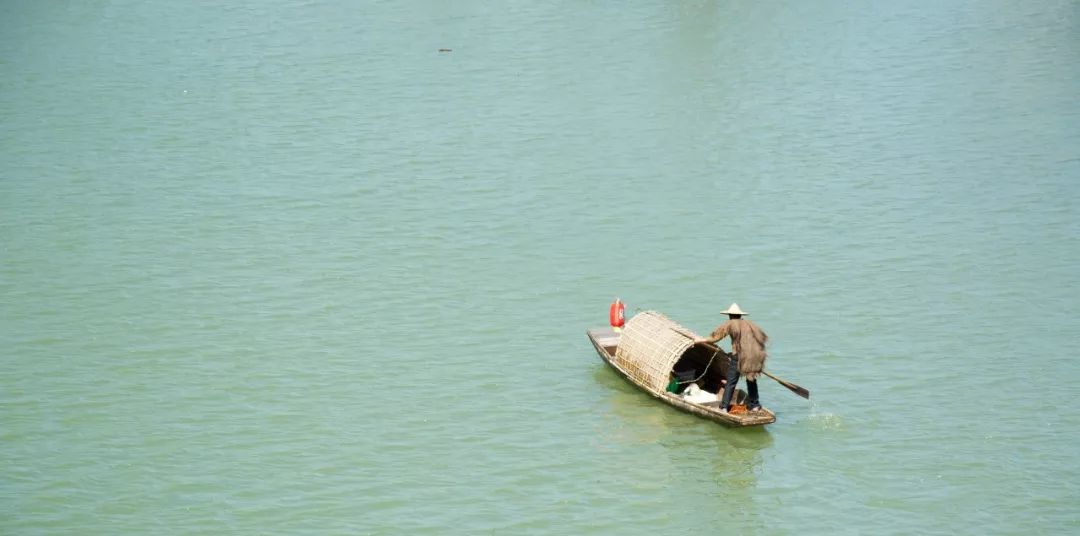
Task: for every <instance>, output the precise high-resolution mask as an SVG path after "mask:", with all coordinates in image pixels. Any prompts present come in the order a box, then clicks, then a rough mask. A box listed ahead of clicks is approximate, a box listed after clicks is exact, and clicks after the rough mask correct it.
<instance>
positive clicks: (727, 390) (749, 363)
mask: <svg viewBox="0 0 1080 536" xmlns="http://www.w3.org/2000/svg"><path fill="white" fill-rule="evenodd" d="M723 314H726V315H728V320H727V322H724V323H723V324H720V326H718V327H717V328H716V329H715V330H713V332H712V335H709V336H708V337H706V338H704V339H697V340H696V341H695V342H699V343H702V342H707V343H712V344H716V343H717V342H719V341H720V340H721V339H723V338H724V337H731V355H730V356H729V358H728V366H727V384H726V385H724V396H723V398H722V399H721V400H720V411H727V410H728V404H729V403H730V402H731V395H733V394H734V393H735V385H736V384H737V383H739V376H740V375H742V376H746V391H747V395H748V396H747V401H746V403H747V406H748V408H749V409H750V411H758V410H760V409H761V401H760V400H759V399H758V388H757V378H758V376H760V375H761V370H762V369H763V368H765V358H766V357H767V356H768V354H767V353H766V352H765V343H766V342H768V340H769V336H768V335H766V334H765V332H764V331H762V330H761V328H759V327H758V326H757V324H755V323H753V322H751V321H749V320H747V319H744V318H743V315H746V314H748V313H746V312H744V311H743V310H742V309H740V308H739V304H737V303H733V304H731V307H728V309H727V311H724V312H723Z"/></svg>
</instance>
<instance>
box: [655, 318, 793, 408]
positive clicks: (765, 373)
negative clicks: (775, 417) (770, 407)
mask: <svg viewBox="0 0 1080 536" xmlns="http://www.w3.org/2000/svg"><path fill="white" fill-rule="evenodd" d="M672 331H674V332H675V333H678V334H679V335H682V336H683V337H686V338H688V339H691V340H695V338H694V337H692V336H691V335H690V334H689V333H686V332H685V331H682V330H681V329H674V328H672ZM698 344H701V345H702V346H705V347H706V348H710V349H718V348H719V347H718V346H716V345H715V344H710V343H707V342H702V343H698ZM761 372H762V374H764V375H766V376H768V377H770V378H772V379H774V380H776V383H779V384H780V385H783V386H784V387H787V388H788V389H790V390H791V392H792V393H795V394H797V395H799V396H801V397H803V398H805V399H807V400H810V390H809V389H807V388H805V387H800V386H798V385H795V384H794V383H791V382H786V381H784V380H781V379H780V378H777V377H776V376H773V375H772V374H769V373H768V372H765V371H764V370H763V371H761Z"/></svg>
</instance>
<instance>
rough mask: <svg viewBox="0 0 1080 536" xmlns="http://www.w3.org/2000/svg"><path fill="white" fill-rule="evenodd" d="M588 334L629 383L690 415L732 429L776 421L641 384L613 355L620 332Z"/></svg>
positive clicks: (769, 416)
mask: <svg viewBox="0 0 1080 536" xmlns="http://www.w3.org/2000/svg"><path fill="white" fill-rule="evenodd" d="M586 335H588V337H589V342H591V343H592V345H593V348H594V349H595V350H596V354H597V355H598V356H599V357H600V359H601V360H602V361H603V362H605V363H607V364H608V366H610V367H611V368H612V369H614V370H615V372H617V373H618V374H619V375H620V376H622V377H623V378H624V379H626V381H628V382H630V383H631V384H633V385H634V386H635V387H637V388H638V389H641V390H642V391H644V392H646V393H648V394H649V395H651V396H652V397H653V398H656V399H658V400H660V401H662V402H664V403H665V404H668V405H670V406H672V407H674V408H676V409H678V410H680V411H685V412H686V413H691V414H693V415H696V416H698V417H701V418H703V419H708V420H710V421H713V422H716V423H719V424H722V425H724V426H730V427H748V426H764V425H766V424H770V423H773V422H776V415H775V414H774V413H773V412H771V411H769V410H768V409H764V408H762V410H761V411H758V412H748V413H725V412H721V411H720V409H719V407H718V406H708V405H703V404H696V403H693V402H689V401H686V400H683V399H682V397H680V396H678V395H676V394H674V393H669V392H667V391H660V390H657V389H654V388H651V387H649V386H648V385H645V384H643V383H642V382H640V381H638V380H637V379H636V378H634V377H633V375H631V374H629V373H627V371H626V370H624V369H623V368H622V367H620V366H619V364H618V363H616V362H615V360H614V354H615V348H616V347H617V346H618V341H619V334H618V333H616V332H614V331H613V330H612V329H611V328H593V329H589V330H587V331H586Z"/></svg>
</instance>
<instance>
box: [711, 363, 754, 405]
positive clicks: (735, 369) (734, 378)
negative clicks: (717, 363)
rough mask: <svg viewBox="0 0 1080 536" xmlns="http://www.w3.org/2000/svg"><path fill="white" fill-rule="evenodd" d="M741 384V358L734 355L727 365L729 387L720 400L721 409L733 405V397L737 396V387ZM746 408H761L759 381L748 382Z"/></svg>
mask: <svg viewBox="0 0 1080 536" xmlns="http://www.w3.org/2000/svg"><path fill="white" fill-rule="evenodd" d="M738 383H739V356H737V355H734V354H732V356H731V359H729V360H728V364H727V385H725V386H724V397H723V398H721V399H720V407H721V408H723V409H727V407H728V404H730V403H731V395H733V394H735V385H736V384H738ZM746 395H747V396H746V407H747V408H749V409H755V408H760V407H761V401H760V400H758V392H757V381H756V380H746Z"/></svg>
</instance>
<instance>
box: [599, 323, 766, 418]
mask: <svg viewBox="0 0 1080 536" xmlns="http://www.w3.org/2000/svg"><path fill="white" fill-rule="evenodd" d="M586 334H587V335H588V336H589V341H591V342H592V345H593V347H594V348H596V353H597V354H598V355H599V356H600V359H602V360H604V362H605V363H607V364H608V365H610V366H611V368H613V369H615V371H616V372H618V373H619V375H620V376H622V377H623V378H626V380H627V381H629V382H630V383H632V384H634V385H636V386H637V387H638V388H639V389H641V390H642V391H645V392H646V393H648V394H650V395H652V396H653V397H654V398H657V399H659V400H660V401H662V402H664V403H666V404H668V405H670V406H673V407H675V408H676V409H679V410H682V411H685V412H687V413H691V414H694V415H697V416H698V417H702V418H705V419H708V420H710V421H714V422H717V423H720V424H722V425H725V426H730V427H745V426H763V425H766V424H769V423H773V422H776V415H775V414H774V413H773V412H771V411H769V410H768V409H765V408H761V409H760V410H758V411H739V410H740V409H742V407H741V406H739V402H741V401H744V400H745V397H746V393H745V392H743V391H742V390H741V389H738V390H736V395H735V396H733V397H732V398H733V401H732V402H733V404H735V407H733V408H732V411H731V412H722V411H720V401H719V400H717V398H718V396H717V395H718V394H721V393H719V390H720V381H721V380H722V379H723V378H724V377H725V376H726V374H727V364H728V360H727V354H726V353H725V352H724V351H723V350H721V349H719V348H718V347H715V346H712V345H705V344H695V343H694V341H695V340H696V339H698V338H700V337H699V336H698V335H697V334H695V333H694V332H693V331H691V330H689V329H687V328H685V327H683V326H681V325H679V324H678V323H676V322H675V321H673V320H671V319H670V318H668V317H666V316H664V315H663V314H661V313H659V312H656V311H642V312H640V313H638V314H636V315H634V316H633V318H631V319H630V320H628V321H626V325H625V327H623V328H622V329H621V330H620V331H616V329H615V328H612V327H602V328H591V329H588V330H586Z"/></svg>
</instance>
